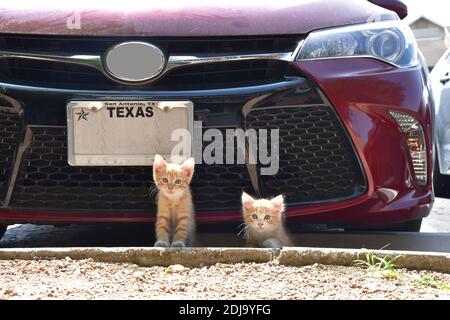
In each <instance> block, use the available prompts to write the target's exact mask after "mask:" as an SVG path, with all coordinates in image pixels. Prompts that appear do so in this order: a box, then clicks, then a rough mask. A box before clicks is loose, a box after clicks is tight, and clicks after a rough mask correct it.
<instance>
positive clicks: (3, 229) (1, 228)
mask: <svg viewBox="0 0 450 320" xmlns="http://www.w3.org/2000/svg"><path fill="white" fill-rule="evenodd" d="M6 228H8V226H7V225H6V224H0V240H1V239H2V237H3V235H4V234H5V232H6Z"/></svg>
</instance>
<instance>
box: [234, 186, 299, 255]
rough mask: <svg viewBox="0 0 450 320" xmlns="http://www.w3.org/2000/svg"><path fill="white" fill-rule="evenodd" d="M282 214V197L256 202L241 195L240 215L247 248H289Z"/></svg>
mask: <svg viewBox="0 0 450 320" xmlns="http://www.w3.org/2000/svg"><path fill="white" fill-rule="evenodd" d="M283 212H284V200H283V196H282V195H279V196H278V197H275V198H273V199H271V200H266V199H258V200H256V199H253V198H252V197H250V196H249V195H248V194H246V193H245V192H244V193H242V214H243V216H244V222H245V230H246V234H245V238H246V240H247V246H250V247H265V248H281V247H283V246H291V241H290V239H289V236H288V234H287V232H286V230H285V229H284V226H283V220H284V215H283Z"/></svg>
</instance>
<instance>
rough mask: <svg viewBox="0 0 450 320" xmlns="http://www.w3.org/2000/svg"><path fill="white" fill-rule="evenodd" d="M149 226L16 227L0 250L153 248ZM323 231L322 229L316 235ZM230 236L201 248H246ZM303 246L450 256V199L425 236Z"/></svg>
mask: <svg viewBox="0 0 450 320" xmlns="http://www.w3.org/2000/svg"><path fill="white" fill-rule="evenodd" d="M152 229H153V228H152V227H151V226H150V225H132V224H131V225H128V224H127V225H117V224H116V225H105V224H94V225H92V224H91V225H69V226H63V227H55V226H46V225H28V224H25V225H12V226H9V228H8V230H7V232H6V234H5V236H4V237H3V239H2V240H1V241H0V248H37V247H47V248H48V247H151V246H152V245H153V243H154V239H153V232H152ZM317 230H319V231H317ZM236 234H237V230H236V232H230V233H200V234H199V235H198V237H197V246H200V247H202V246H208V247H241V246H244V241H243V239H242V238H238V237H237V236H236ZM293 240H294V243H295V244H296V245H297V246H302V247H316V248H317V247H321V248H354V249H359V248H367V249H382V248H384V249H388V250H408V251H428V252H450V200H449V199H440V198H437V199H436V202H435V204H434V207H433V211H432V212H431V214H430V216H429V217H427V218H426V219H424V221H423V224H422V229H421V232H420V233H395V232H383V233H380V232H372V233H345V232H342V231H340V230H323V229H320V228H313V229H311V230H308V229H306V230H305V232H302V233H297V234H294V235H293Z"/></svg>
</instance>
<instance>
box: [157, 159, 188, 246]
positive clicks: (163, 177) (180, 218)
mask: <svg viewBox="0 0 450 320" xmlns="http://www.w3.org/2000/svg"><path fill="white" fill-rule="evenodd" d="M194 166H195V161H194V159H193V158H190V159H188V160H186V161H185V162H184V163H183V164H181V165H179V164H175V163H167V162H166V161H165V160H164V159H163V158H162V157H161V156H160V155H158V154H157V155H156V156H155V159H154V160H153V180H154V181H155V184H156V187H157V188H158V197H157V199H158V203H157V207H158V212H157V218H156V242H155V247H169V246H172V247H185V246H191V245H192V242H193V237H194V233H195V222H194V205H193V203H192V196H191V190H190V189H189V183H190V182H191V179H192V176H193V174H194Z"/></svg>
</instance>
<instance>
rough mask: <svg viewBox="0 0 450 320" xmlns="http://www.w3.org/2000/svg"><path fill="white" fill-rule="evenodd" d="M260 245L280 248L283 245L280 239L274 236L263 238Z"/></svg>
mask: <svg viewBox="0 0 450 320" xmlns="http://www.w3.org/2000/svg"><path fill="white" fill-rule="evenodd" d="M262 246H263V247H264V248H273V249H281V248H282V247H283V245H282V244H281V242H280V240H278V239H275V238H269V239H266V240H264V241H263V243H262Z"/></svg>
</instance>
